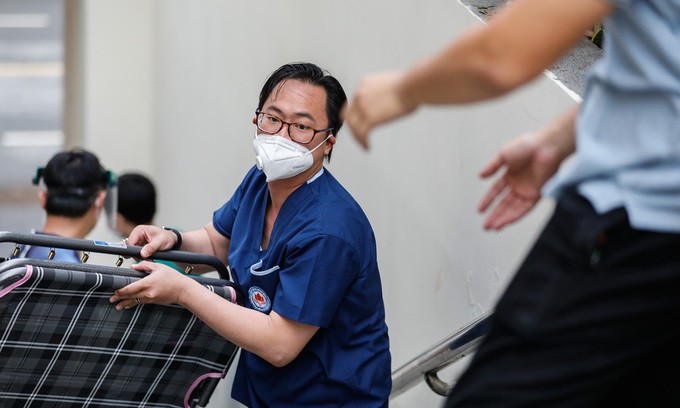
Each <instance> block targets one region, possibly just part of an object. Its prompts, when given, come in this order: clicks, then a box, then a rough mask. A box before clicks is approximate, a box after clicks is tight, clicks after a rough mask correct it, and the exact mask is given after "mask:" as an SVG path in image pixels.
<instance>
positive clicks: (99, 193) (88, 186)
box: [18, 149, 116, 263]
mask: <svg viewBox="0 0 680 408" xmlns="http://www.w3.org/2000/svg"><path fill="white" fill-rule="evenodd" d="M41 181H42V183H41ZM33 184H35V185H42V186H43V188H41V190H40V191H39V192H38V201H39V202H40V205H41V206H42V207H43V208H44V209H45V213H46V217H45V224H44V225H43V227H42V229H40V230H39V231H33V232H34V233H36V234H48V235H56V236H61V237H66V238H79V239H83V238H85V236H87V235H88V234H89V233H90V232H91V231H92V230H93V229H94V227H95V225H96V224H97V220H98V218H99V215H100V213H101V211H102V209H104V210H105V211H106V213H107V217H108V219H109V220H111V218H112V216H113V214H115V207H116V205H115V204H116V200H115V197H116V194H115V176H114V175H113V173H111V172H110V171H107V170H105V169H104V167H102V165H101V164H100V163H99V159H98V158H97V156H95V155H94V154H93V153H91V152H88V151H86V150H83V149H73V150H69V151H64V152H60V153H57V154H56V155H54V156H53V157H52V158H51V159H50V161H49V162H48V163H47V165H46V166H45V167H40V168H38V169H37V171H36V175H35V177H34V178H33ZM18 257H19V258H34V259H51V260H55V261H62V262H74V263H79V262H80V256H79V254H78V252H77V251H75V250H70V249H57V250H52V249H51V248H47V247H40V246H31V245H24V246H22V247H21V251H20V253H19V255H18Z"/></svg>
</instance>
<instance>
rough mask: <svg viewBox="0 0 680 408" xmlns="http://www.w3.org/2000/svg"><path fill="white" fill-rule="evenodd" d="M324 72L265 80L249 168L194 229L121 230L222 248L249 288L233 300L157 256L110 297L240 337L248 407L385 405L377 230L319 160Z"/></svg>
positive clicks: (335, 96) (326, 104) (331, 125)
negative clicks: (177, 308) (176, 309)
mask: <svg viewBox="0 0 680 408" xmlns="http://www.w3.org/2000/svg"><path fill="white" fill-rule="evenodd" d="M345 101H346V96H345V93H344V91H343V89H342V87H341V86H340V84H339V83H338V81H337V80H336V79H335V78H333V77H332V76H330V75H328V74H327V73H326V72H325V71H323V70H322V69H320V68H319V67H317V66H315V65H313V64H308V63H300V64H288V65H284V66H282V67H281V68H279V69H278V70H277V71H275V72H274V73H273V74H272V75H271V76H270V77H269V79H268V80H267V82H266V83H265V85H264V87H263V89H262V92H261V94H260V100H259V104H258V106H257V110H256V112H255V117H254V118H253V124H254V125H255V127H254V129H253V130H254V138H253V141H252V143H253V148H254V151H255V155H256V163H257V166H255V167H253V168H251V169H250V170H249V171H248V173H247V174H246V176H245V178H244V179H243V181H242V183H241V185H240V186H239V187H238V188H237V189H236V192H235V193H234V194H233V195H232V197H231V199H229V201H227V203H226V204H224V205H223V206H222V207H221V208H219V209H218V210H217V211H215V213H214V214H213V220H212V222H210V223H209V224H208V225H206V226H205V227H204V228H203V229H201V230H197V231H191V232H186V233H181V234H180V233H179V232H175V231H172V230H170V231H168V230H164V229H160V228H157V227H151V226H141V227H137V228H136V229H135V230H134V231H133V232H132V233H131V234H130V237H129V242H130V243H131V244H133V245H145V246H144V248H143V250H142V255H143V256H149V255H150V254H151V253H153V252H154V251H157V250H167V249H179V248H181V249H182V250H185V251H192V252H200V253H206V254H209V255H213V256H216V257H218V258H220V259H222V260H224V261H225V262H227V261H228V263H229V265H230V267H231V270H232V272H233V275H234V280H235V281H236V282H237V283H238V284H239V286H240V287H241V289H242V291H243V293H244V294H245V295H246V298H247V300H246V305H245V306H246V307H241V306H238V305H234V304H231V303H229V302H227V301H226V300H224V299H222V298H220V297H219V296H217V295H215V294H213V293H211V292H209V291H208V290H207V289H205V288H203V286H201V285H199V284H198V283H196V282H194V281H193V280H191V279H189V278H187V277H186V276H182V275H180V274H177V273H175V272H173V271H171V270H169V269H168V268H167V267H165V266H162V265H159V264H156V263H151V262H142V263H140V264H138V265H135V266H134V268H135V269H138V270H143V271H148V272H151V273H150V275H149V276H148V277H146V278H144V279H142V280H140V281H138V282H135V283H133V284H130V285H128V286H127V287H125V288H123V289H121V290H119V291H117V292H116V293H115V294H114V295H113V296H112V297H111V301H112V302H118V303H117V305H116V308H118V309H124V308H131V307H134V306H135V305H136V304H138V303H161V304H169V303H177V304H180V305H182V306H184V307H186V308H187V309H189V310H191V311H192V312H193V313H194V314H196V315H197V316H198V317H199V318H200V319H201V320H203V321H204V322H206V323H207V324H208V325H210V326H211V327H212V328H213V329H215V330H216V331H217V332H219V333H220V334H222V335H223V336H224V337H225V338H226V339H228V340H230V341H232V342H233V343H235V344H237V345H238V346H240V347H242V349H243V351H242V354H241V358H240V361H239V363H238V369H237V372H236V378H235V381H234V387H233V390H232V396H233V397H234V398H235V399H237V400H238V401H240V402H242V403H244V404H245V405H247V406H250V407H265V406H267V407H268V406H275V407H284V406H290V407H340V406H343V407H384V406H387V402H388V396H389V393H390V389H391V378H390V365H391V361H390V352H389V340H388V335H387V326H386V324H385V310H384V305H383V300H382V288H381V283H380V276H379V272H378V265H377V259H376V244H375V238H374V235H373V230H372V228H371V226H370V224H369V222H368V219H367V218H366V216H365V214H364V213H363V211H362V210H361V208H360V206H359V204H357V202H356V201H355V200H354V199H353V198H352V196H351V195H350V194H349V193H348V192H347V191H346V190H345V189H344V188H343V187H342V186H341V185H340V184H339V183H338V181H337V180H336V179H335V178H334V177H333V176H332V175H331V174H330V172H329V171H328V170H326V169H325V168H324V166H323V161H324V158H326V159H328V158H329V157H330V155H331V150H332V148H333V145H334V144H335V141H336V134H337V132H338V131H339V130H340V127H341V126H342V120H341V118H340V109H341V107H342V106H343V104H344V103H345Z"/></svg>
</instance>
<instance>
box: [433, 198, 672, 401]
mask: <svg viewBox="0 0 680 408" xmlns="http://www.w3.org/2000/svg"><path fill="white" fill-rule="evenodd" d="M678 216H679V217H680V214H678ZM445 406H446V407H447V408H448V407H475V408H480V407H494V408H497V407H569V408H582V407H599V406H603V407H604V406H607V407H609V406H615V407H655V408H658V407H680V234H667V233H658V232H650V231H641V230H636V229H632V228H631V227H630V226H629V223H628V217H627V215H626V212H625V210H623V209H617V210H614V211H611V212H609V213H607V214H602V215H598V214H597V213H595V211H594V210H593V208H592V207H591V205H590V203H589V202H588V201H587V200H585V199H584V198H582V197H580V196H578V195H576V194H574V193H570V194H568V195H566V196H565V197H563V198H562V199H560V201H559V202H558V204H557V206H556V208H555V213H554V214H553V216H552V218H551V219H550V221H549V222H548V224H547V225H546V227H545V229H544V231H543V232H542V234H541V236H540V237H539V239H538V240H537V242H536V243H535V245H534V247H533V248H532V249H531V251H530V252H529V254H528V255H527V258H526V259H525V261H524V263H523V264H522V266H521V267H520V269H519V270H518V272H517V274H516V276H515V277H514V278H513V280H512V282H511V283H510V285H509V286H508V288H507V290H506V292H505V293H504V294H503V296H502V297H501V299H500V300H499V302H498V305H497V307H496V310H495V312H494V316H493V319H492V323H491V328H490V331H489V334H488V335H487V337H486V338H485V339H484V341H483V342H482V344H481V345H480V348H479V349H478V351H477V352H476V353H475V356H474V358H473V360H472V362H471V364H470V366H469V368H468V369H467V370H466V372H465V373H464V374H463V375H462V376H461V378H460V379H459V380H458V382H457V384H456V387H455V388H454V390H453V393H452V394H451V396H450V397H449V398H448V399H447V401H446V404H445Z"/></svg>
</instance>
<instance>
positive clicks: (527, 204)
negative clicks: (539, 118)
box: [478, 133, 561, 230]
mask: <svg viewBox="0 0 680 408" xmlns="http://www.w3.org/2000/svg"><path fill="white" fill-rule="evenodd" d="M560 162H561V158H560V157H559V155H558V154H557V152H556V149H554V148H553V146H551V145H546V144H541V143H540V139H539V135H538V134H537V133H529V134H525V135H523V136H520V137H518V138H517V139H515V140H512V141H510V142H509V143H507V144H506V145H505V146H503V148H502V149H501V151H500V152H499V153H498V155H497V156H496V157H495V158H494V159H493V160H491V162H489V164H487V165H486V166H485V167H484V169H483V170H482V171H481V172H480V176H481V177H482V178H487V177H490V176H492V175H493V174H495V173H496V172H497V171H498V170H500V169H501V168H504V169H505V173H504V174H503V175H502V176H501V177H500V178H499V179H498V180H496V182H495V183H494V184H493V186H491V188H490V189H489V191H488V192H487V194H486V195H485V196H484V198H483V199H482V201H481V202H480V204H479V208H478V209H479V211H480V212H484V211H486V210H487V209H488V208H489V207H491V206H492V204H493V202H494V201H496V200H498V199H499V200H500V201H498V202H497V204H496V205H495V208H494V209H493V211H491V214H490V215H489V216H488V217H487V219H486V221H485V222H484V228H485V229H492V230H500V229H501V228H503V227H505V226H506V225H508V224H511V223H513V222H515V221H517V220H518V219H520V218H521V217H523V216H524V215H525V214H527V213H528V212H529V211H530V210H531V209H532V208H533V207H534V206H535V205H536V203H537V202H538V201H539V199H540V198H541V187H543V185H544V184H545V182H546V181H548V179H550V177H552V176H553V175H554V174H555V172H556V171H557V169H558V168H559V165H560Z"/></svg>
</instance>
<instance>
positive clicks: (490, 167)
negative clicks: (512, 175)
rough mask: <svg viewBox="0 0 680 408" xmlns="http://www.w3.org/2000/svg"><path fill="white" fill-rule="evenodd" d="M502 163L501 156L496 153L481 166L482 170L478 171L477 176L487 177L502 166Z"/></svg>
mask: <svg viewBox="0 0 680 408" xmlns="http://www.w3.org/2000/svg"><path fill="white" fill-rule="evenodd" d="M504 163H505V162H504V160H503V156H501V155H500V154H497V155H496V157H494V158H493V159H491V161H490V162H488V163H487V164H486V166H484V167H483V168H482V170H481V171H480V172H479V177H481V178H488V177H490V176H493V175H494V174H495V173H496V172H497V171H498V169H500V168H501V167H502V166H503V164H504Z"/></svg>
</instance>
